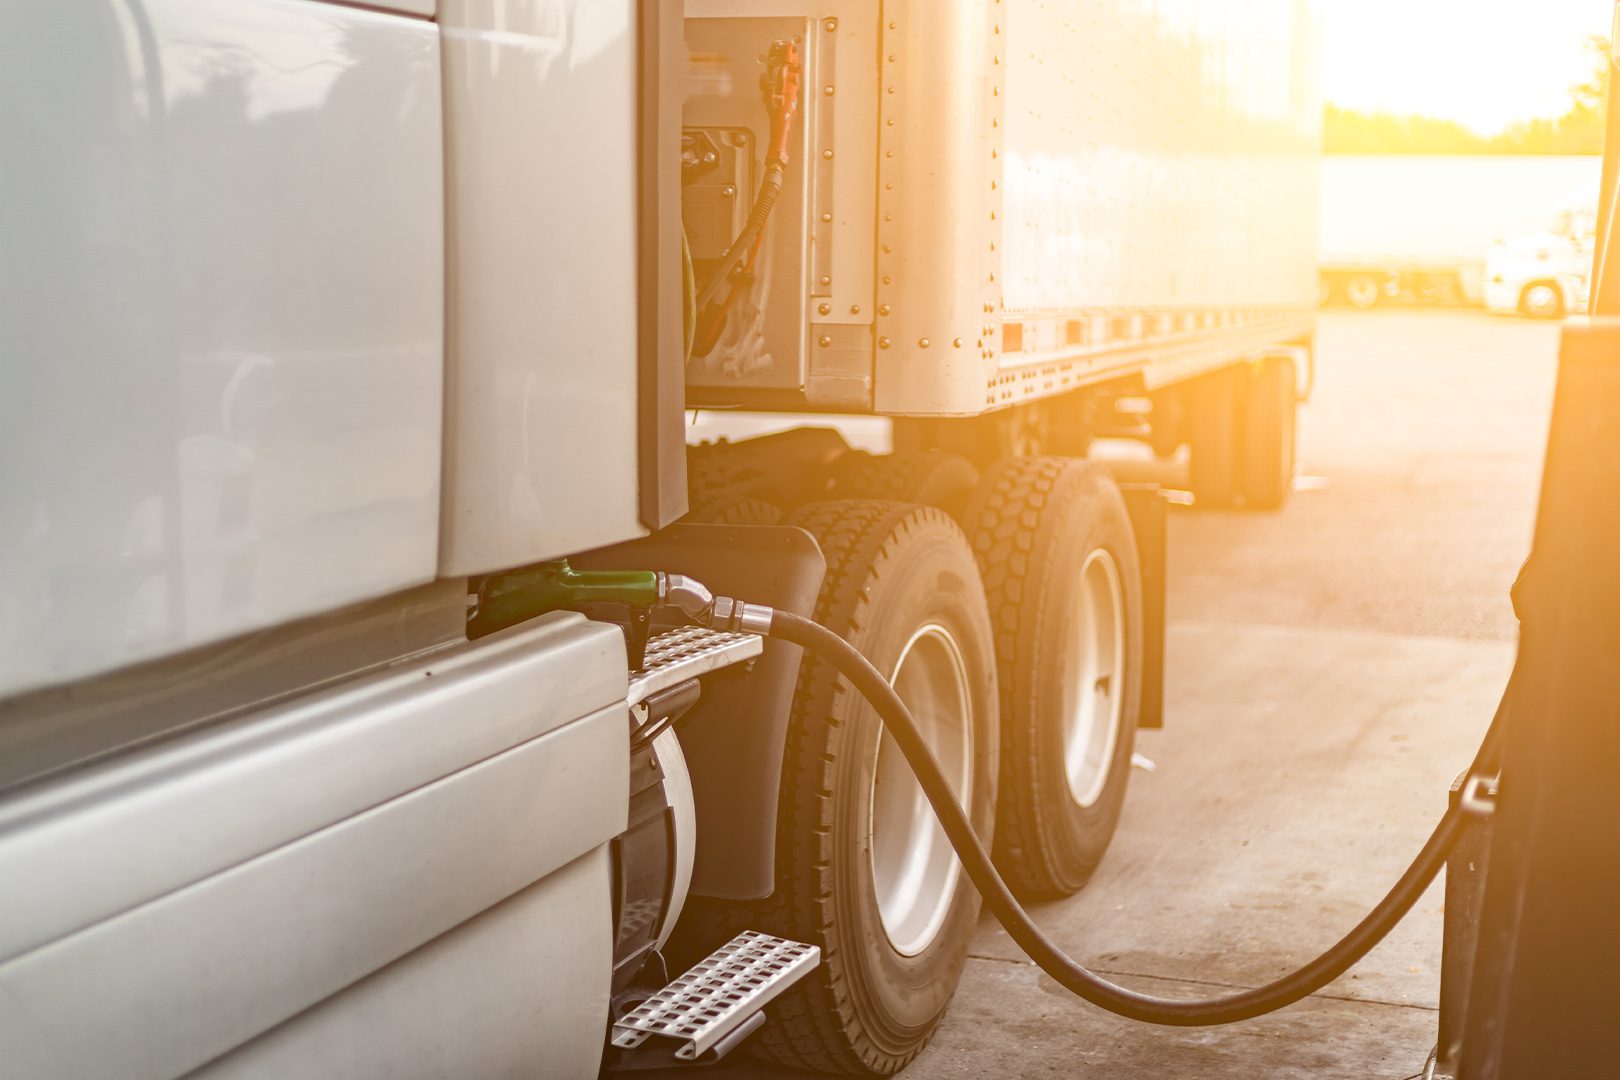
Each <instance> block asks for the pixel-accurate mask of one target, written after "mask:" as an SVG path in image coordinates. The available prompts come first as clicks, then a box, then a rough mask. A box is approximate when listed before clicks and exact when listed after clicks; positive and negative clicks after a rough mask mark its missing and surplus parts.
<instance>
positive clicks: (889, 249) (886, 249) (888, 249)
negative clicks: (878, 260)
mask: <svg viewBox="0 0 1620 1080" xmlns="http://www.w3.org/2000/svg"><path fill="white" fill-rule="evenodd" d="M893 251H894V248H892V247H890V246H889V245H888V244H884V245H883V254H885V255H888V254H890V253H892V252H893Z"/></svg>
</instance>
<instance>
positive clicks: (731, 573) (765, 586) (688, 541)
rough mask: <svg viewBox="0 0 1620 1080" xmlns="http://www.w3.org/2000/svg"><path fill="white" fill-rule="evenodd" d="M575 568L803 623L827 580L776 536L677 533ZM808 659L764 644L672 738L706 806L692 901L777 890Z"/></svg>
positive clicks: (711, 682) (757, 896)
mask: <svg viewBox="0 0 1620 1080" xmlns="http://www.w3.org/2000/svg"><path fill="white" fill-rule="evenodd" d="M569 561H570V563H572V564H573V565H574V566H575V567H577V568H578V569H582V570H606V569H639V570H664V571H667V572H670V573H676V574H685V575H687V576H689V577H693V578H696V579H697V580H698V581H701V582H703V583H704V584H705V585H707V586H708V587H709V588H710V589H711V590H712V591H713V592H714V594H715V595H716V596H730V597H734V598H736V599H739V600H746V601H748V602H749V603H759V604H769V605H770V606H772V607H775V608H780V609H783V610H786V611H792V612H794V613H796V614H799V615H804V616H806V617H808V616H809V615H810V614H811V613H812V612H813V611H814V609H815V603H816V594H817V593H818V592H820V591H821V581H822V578H823V577H825V576H826V573H827V563H826V561H825V560H824V559H823V558H822V556H821V549H820V548H819V547H818V546H816V542H815V540H814V538H812V537H811V536H810V534H809V533H807V532H805V531H804V530H803V529H795V528H790V527H786V526H774V525H691V524H683V525H672V526H670V527H669V528H667V529H664V530H662V531H660V532H658V533H657V534H655V535H653V536H650V537H647V538H646V539H644V540H635V541H631V542H630V543H628V544H619V545H615V546H614V547H611V548H603V549H601V550H599V551H593V552H590V553H587V554H585V555H581V556H577V557H574V558H571V559H570V560H569ZM800 656H801V650H800V648H799V647H798V646H797V645H790V644H788V643H786V642H782V641H771V640H767V641H766V642H765V651H764V652H763V653H762V654H761V655H760V657H759V659H757V660H756V661H754V663H753V665H752V670H746V671H745V670H744V669H741V668H737V669H732V670H730V671H722V672H719V673H716V674H714V675H710V676H707V677H705V679H704V687H703V697H702V700H700V701H699V702H698V704H697V705H696V706H694V707H693V709H692V711H691V712H690V713H688V714H687V715H686V716H685V717H683V718H682V719H681V721H680V723H679V725H678V726H677V727H676V729H675V731H676V734H677V736H678V737H679V739H680V743H681V750H682V752H683V753H684V754H685V756H686V764H687V768H688V769H689V770H690V771H691V774H692V791H693V798H694V800H695V801H696V804H697V806H696V810H697V833H698V847H697V853H696V862H695V864H694V866H693V869H692V886H691V893H692V895H694V896H709V897H714V898H716V899H722V900H761V899H764V898H765V897H767V896H769V895H770V894H771V891H772V890H773V889H774V888H775V886H776V802H777V796H778V794H779V792H780V791H781V786H782V752H783V749H784V747H785V746H786V744H787V724H788V715H789V712H790V710H791V708H792V705H793V687H794V683H795V681H796V680H797V679H798V675H799V659H800Z"/></svg>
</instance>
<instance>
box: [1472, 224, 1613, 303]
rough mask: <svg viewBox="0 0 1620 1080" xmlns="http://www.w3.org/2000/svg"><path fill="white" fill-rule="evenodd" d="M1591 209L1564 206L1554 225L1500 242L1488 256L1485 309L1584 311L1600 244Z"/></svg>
mask: <svg viewBox="0 0 1620 1080" xmlns="http://www.w3.org/2000/svg"><path fill="white" fill-rule="evenodd" d="M1596 238H1597V215H1596V213H1595V209H1593V208H1584V207H1583V208H1566V209H1564V210H1562V211H1560V212H1559V214H1558V216H1557V220H1556V221H1555V223H1554V225H1553V227H1552V228H1551V229H1549V230H1548V231H1546V232H1539V233H1530V234H1528V235H1525V236H1515V237H1512V238H1510V239H1507V240H1499V241H1497V242H1496V243H1494V244H1492V245H1491V247H1490V250H1489V251H1487V252H1486V255H1485V307H1486V309H1487V310H1489V311H1491V312H1492V313H1494V314H1498V315H1529V316H1531V317H1532V318H1538V319H1558V318H1562V317H1563V316H1565V315H1567V314H1570V313H1572V312H1579V311H1584V310H1586V304H1587V296H1588V290H1589V288H1590V282H1591V271H1592V255H1593V251H1594V248H1595V246H1596Z"/></svg>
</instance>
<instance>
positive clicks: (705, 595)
mask: <svg viewBox="0 0 1620 1080" xmlns="http://www.w3.org/2000/svg"><path fill="white" fill-rule="evenodd" d="M660 578H661V579H662V580H661V582H660V595H661V598H662V600H663V602H664V603H665V604H666V605H667V606H669V607H672V608H675V609H676V610H677V611H679V612H680V613H681V614H683V615H685V616H686V617H687V618H688V619H691V620H692V621H693V622H695V623H697V624H698V625H699V626H707V627H708V628H709V629H711V630H729V631H734V632H735V631H740V632H742V633H745V634H760V635H765V634H768V633H770V630H771V619H772V617H773V616H775V614H776V611H775V609H773V608H770V607H767V606H766V605H764V604H745V603H743V602H742V601H741V600H733V599H732V598H731V597H729V596H715V595H714V594H713V593H712V592H710V591H709V587H708V586H707V585H705V584H703V583H702V582H701V581H696V580H694V579H692V578H689V577H687V576H685V575H684V574H661V575H660Z"/></svg>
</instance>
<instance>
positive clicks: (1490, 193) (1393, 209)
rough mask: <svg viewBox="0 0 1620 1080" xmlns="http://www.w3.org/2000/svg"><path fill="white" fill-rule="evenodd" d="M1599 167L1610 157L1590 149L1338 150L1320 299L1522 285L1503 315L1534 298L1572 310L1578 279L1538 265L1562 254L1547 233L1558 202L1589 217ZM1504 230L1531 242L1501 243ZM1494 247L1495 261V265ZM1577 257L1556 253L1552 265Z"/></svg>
mask: <svg viewBox="0 0 1620 1080" xmlns="http://www.w3.org/2000/svg"><path fill="white" fill-rule="evenodd" d="M1601 170H1602V159H1601V158H1598V157H1585V156H1582V157H1525V156H1520V157H1487V156H1438V155H1436V156H1429V155H1336V156H1331V157H1328V158H1327V159H1326V160H1325V161H1324V162H1323V167H1322V217H1321V228H1322V232H1321V252H1322V257H1321V291H1322V301H1323V302H1324V303H1347V304H1350V305H1351V306H1352V307H1358V308H1370V307H1372V306H1374V305H1376V304H1382V303H1396V302H1400V303H1425V304H1481V303H1487V304H1489V303H1490V302H1491V301H1492V299H1494V298H1497V297H1499V296H1500V295H1501V294H1502V292H1503V291H1504V290H1505V289H1506V288H1507V287H1508V285H1509V284H1510V282H1512V281H1518V282H1520V283H1521V292H1523V291H1524V289H1527V288H1528V289H1529V290H1530V291H1531V292H1532V293H1533V294H1534V295H1533V297H1529V298H1526V297H1523V296H1520V295H1515V296H1514V297H1513V299H1512V300H1511V302H1509V303H1508V305H1507V307H1506V308H1505V310H1508V311H1516V310H1521V302H1522V301H1524V300H1526V299H1528V300H1529V303H1530V304H1531V305H1534V306H1535V307H1536V308H1537V309H1538V311H1539V312H1540V313H1542V314H1556V313H1557V311H1553V310H1551V307H1550V305H1552V304H1553V303H1554V301H1555V300H1557V301H1558V309H1559V310H1567V309H1569V308H1570V307H1573V306H1575V304H1576V303H1577V301H1576V300H1574V299H1573V298H1574V297H1575V296H1576V295H1577V293H1576V290H1575V283H1574V282H1573V280H1571V279H1569V278H1568V276H1567V275H1566V276H1563V277H1560V276H1558V275H1553V276H1547V275H1544V274H1540V273H1530V271H1531V268H1532V267H1534V266H1536V264H1537V262H1538V260H1537V259H1536V256H1537V255H1538V254H1539V253H1541V252H1542V251H1547V252H1549V253H1552V252H1554V251H1555V250H1557V251H1561V250H1562V246H1560V245H1554V244H1550V243H1549V242H1547V241H1546V239H1545V238H1546V237H1547V236H1548V235H1549V234H1548V233H1547V232H1546V231H1545V230H1546V228H1547V221H1548V218H1549V216H1550V214H1551V212H1552V210H1553V208H1555V207H1559V206H1573V205H1579V206H1581V207H1582V208H1583V212H1586V213H1589V211H1585V210H1584V207H1585V202H1584V201H1583V200H1584V199H1585V193H1586V192H1590V193H1591V202H1592V203H1594V204H1595V201H1596V192H1597V185H1598V178H1599V175H1600V173H1601ZM1572 191H1579V192H1582V193H1583V196H1582V200H1575V201H1574V202H1572V201H1571V199H1570V192H1572ZM1562 231H1563V229H1562V227H1560V232H1562ZM1503 237H1509V238H1515V237H1518V238H1523V239H1509V240H1508V241H1507V242H1506V243H1503V242H1502V241H1501V238H1503ZM1587 245H1588V246H1587V248H1586V250H1587V252H1588V258H1589V257H1590V241H1587ZM1488 253H1491V254H1494V256H1495V261H1494V262H1493V263H1492V269H1490V270H1487V266H1486V261H1487V255H1488ZM1526 259H1528V260H1529V261H1528V262H1526ZM1579 262H1580V259H1579V258H1578V257H1574V256H1572V257H1569V258H1565V257H1564V256H1563V255H1561V254H1549V260H1548V261H1547V262H1546V264H1545V265H1547V266H1551V265H1554V264H1556V265H1557V266H1559V267H1565V266H1570V267H1573V266H1576V265H1578V264H1579ZM1498 270H1500V271H1501V273H1502V275H1503V280H1502V282H1500V283H1497V284H1498V285H1499V286H1500V288H1499V289H1498V290H1497V291H1496V292H1494V293H1492V296H1491V297H1487V295H1486V285H1487V278H1488V277H1492V276H1494V275H1495V274H1496V273H1497V271H1498ZM1521 270H1522V271H1523V272H1524V274H1525V275H1527V276H1520V272H1521ZM1492 310H1498V309H1497V308H1495V307H1494V306H1493V307H1492ZM1523 310H1526V311H1528V310H1529V307H1528V306H1525V307H1523Z"/></svg>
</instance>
